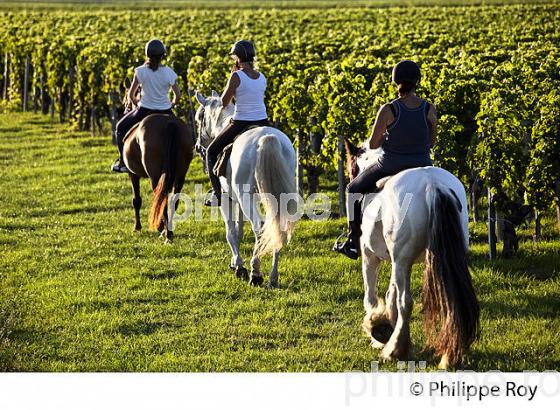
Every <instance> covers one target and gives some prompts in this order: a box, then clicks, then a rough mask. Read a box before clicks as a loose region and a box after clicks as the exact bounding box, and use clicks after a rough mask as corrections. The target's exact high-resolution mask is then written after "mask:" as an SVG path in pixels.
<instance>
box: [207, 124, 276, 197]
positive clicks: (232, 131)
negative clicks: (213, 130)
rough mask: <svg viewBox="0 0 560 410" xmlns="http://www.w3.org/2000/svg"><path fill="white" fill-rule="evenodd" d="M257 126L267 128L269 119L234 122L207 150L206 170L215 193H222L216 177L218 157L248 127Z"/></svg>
mask: <svg viewBox="0 0 560 410" xmlns="http://www.w3.org/2000/svg"><path fill="white" fill-rule="evenodd" d="M253 125H257V126H263V127H264V126H267V125H269V123H268V119H267V118H265V119H264V120H258V121H241V120H232V121H231V123H230V124H229V125H228V126H227V127H225V128H224V129H223V130H222V132H220V134H218V136H217V137H216V138H214V140H213V141H212V143H210V145H209V146H208V149H207V150H206V168H207V170H208V176H209V177H210V182H211V183H212V188H214V192H216V193H219V192H220V180H219V178H218V177H217V176H216V175H214V165H215V164H216V161H217V160H218V156H219V155H220V153H221V152H222V151H223V150H224V148H225V147H227V146H228V145H229V144H231V143H232V142H233V141H235V138H237V136H238V135H239V134H241V133H242V132H243V131H244V130H245V129H246V128H247V127H250V126H253Z"/></svg>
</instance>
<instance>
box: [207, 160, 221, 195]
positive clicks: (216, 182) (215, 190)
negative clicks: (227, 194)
mask: <svg viewBox="0 0 560 410" xmlns="http://www.w3.org/2000/svg"><path fill="white" fill-rule="evenodd" d="M206 168H208V176H209V177H210V183H211V184H212V194H211V198H209V199H207V200H206V201H205V202H204V205H206V206H220V205H221V202H222V198H221V196H222V195H221V194H222V185H221V184H220V178H219V177H218V176H217V175H216V174H214V161H212V160H211V159H210V158H208V160H207V162H206Z"/></svg>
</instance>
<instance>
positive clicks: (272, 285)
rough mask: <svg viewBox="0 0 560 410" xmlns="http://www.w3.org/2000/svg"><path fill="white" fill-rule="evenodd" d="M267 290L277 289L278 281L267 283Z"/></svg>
mask: <svg viewBox="0 0 560 410" xmlns="http://www.w3.org/2000/svg"><path fill="white" fill-rule="evenodd" d="M268 288H269V289H278V281H274V282H272V281H271V282H269V283H268Z"/></svg>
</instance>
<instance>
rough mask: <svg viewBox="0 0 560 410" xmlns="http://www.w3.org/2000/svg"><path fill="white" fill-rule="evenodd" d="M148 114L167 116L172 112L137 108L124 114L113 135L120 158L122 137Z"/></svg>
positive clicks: (122, 143)
mask: <svg viewBox="0 0 560 410" xmlns="http://www.w3.org/2000/svg"><path fill="white" fill-rule="evenodd" d="M150 114H169V115H173V111H171V109H169V110H151V109H149V108H144V107H138V108H136V109H134V110H132V111H129V112H128V113H126V114H125V115H124V116H123V117H122V118H121V119H120V121H119V122H118V123H117V126H116V130H115V134H116V137H117V145H118V147H119V152H120V154H121V156H122V154H123V146H124V137H126V134H127V133H128V131H130V129H131V128H132V127H134V125H135V124H138V123H139V122H140V121H142V120H143V119H144V118H146V117H147V116H148V115H150Z"/></svg>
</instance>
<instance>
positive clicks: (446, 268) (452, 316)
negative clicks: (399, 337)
mask: <svg viewBox="0 0 560 410" xmlns="http://www.w3.org/2000/svg"><path fill="white" fill-rule="evenodd" d="M442 189H443V188H440V187H435V186H429V187H428V189H427V198H426V199H427V204H428V209H429V232H428V246H427V250H426V261H425V262H426V266H425V269H424V280H423V282H424V283H423V289H422V303H423V308H424V331H425V332H426V335H427V342H428V343H429V344H430V343H431V344H432V346H433V347H434V350H435V354H436V355H438V356H441V357H442V359H443V360H445V359H446V361H447V363H448V364H449V365H451V366H454V365H456V364H458V363H460V362H461V361H462V359H463V355H464V354H465V353H466V351H467V350H468V349H469V347H470V345H471V344H472V343H473V342H474V341H475V340H476V338H477V336H478V331H479V316H480V309H479V305H478V300H477V298H476V295H475V293H474V288H473V285H472V281H471V275H470V272H469V268H468V264H467V246H468V245H467V243H466V242H465V235H464V232H463V226H462V224H461V218H460V214H461V203H460V202H459V200H458V198H457V195H456V194H455V192H454V191H453V190H450V192H447V193H446V192H444V191H443V190H442ZM438 328H439V330H438Z"/></svg>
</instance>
